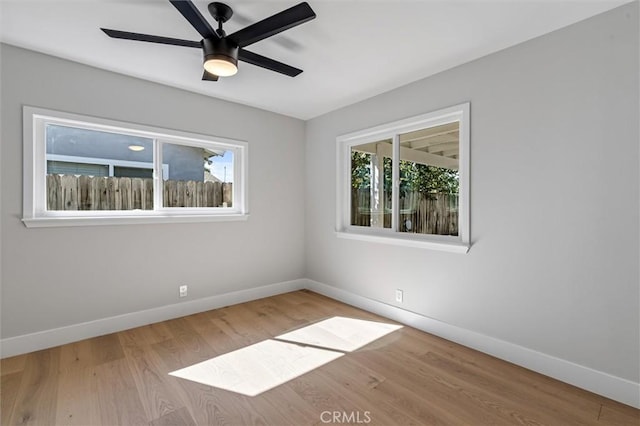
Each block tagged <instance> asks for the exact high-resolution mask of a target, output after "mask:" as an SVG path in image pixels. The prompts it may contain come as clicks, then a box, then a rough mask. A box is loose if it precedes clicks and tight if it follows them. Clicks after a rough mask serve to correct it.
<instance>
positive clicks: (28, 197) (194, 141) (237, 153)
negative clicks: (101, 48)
mask: <svg viewBox="0 0 640 426" xmlns="http://www.w3.org/2000/svg"><path fill="white" fill-rule="evenodd" d="M47 124H56V125H66V126H70V127H76V128H82V129H87V130H95V131H101V132H110V133H119V134H125V135H131V136H141V137H146V138H150V139H152V140H153V150H154V155H153V158H154V160H153V182H154V209H153V210H47V206H46V173H47V171H46V170H47V153H46V140H45V128H46V125H47ZM162 143H171V144H176V145H186V146H191V147H202V148H214V149H224V150H230V151H232V152H233V154H234V157H233V158H234V172H233V203H232V207H164V206H163V205H162V193H163V191H162V184H163V174H164V173H166V172H167V171H168V167H166V165H165V164H163V163H162V155H161V154H162V152H161V151H162V149H161V144H162ZM94 160H99V159H94ZM108 161H110V162H112V163H113V162H114V161H116V162H117V161H118V160H108ZM158 171H161V173H158ZM247 177H248V144H247V142H245V141H240V140H236V139H229V138H222V137H218V136H209V135H203V134H198V133H190V132H184V131H180V130H173V129H166V128H160V127H155V126H146V125H142V124H135V123H128V122H123V121H116V120H109V119H103V118H98V117H91V116H86V115H80V114H73V113H67V112H61V111H54V110H49V109H44V108H37V107H31V106H23V217H22V221H23V223H24V224H25V226H27V227H29V228H31V227H50V226H87V225H88V226H90V225H121V224H143V223H180V222H212V221H237V220H246V219H247V218H248V216H249V210H248V185H247Z"/></svg>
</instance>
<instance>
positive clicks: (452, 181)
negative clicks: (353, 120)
mask: <svg viewBox="0 0 640 426" xmlns="http://www.w3.org/2000/svg"><path fill="white" fill-rule="evenodd" d="M337 143H338V171H339V179H338V182H339V187H338V203H337V204H338V212H337V219H338V226H337V231H338V235H339V236H341V237H346V238H354V239H364V240H369V241H378V242H383V243H385V242H386V243H391V244H401V245H409V246H418V247H426V248H435V249H442V250H448V251H457V252H466V251H467V250H468V247H469V196H468V194H469V104H463V105H458V106H455V107H451V108H447V109H444V110H440V111H436V112H432V113H429V114H424V115H421V116H418V117H413V118H410V119H406V120H402V121H398V122H394V123H389V124H386V125H382V126H378V127H375V128H372V129H366V130H363V131H359V132H355V133H351V134H348V135H343V136H340V137H338V140H337Z"/></svg>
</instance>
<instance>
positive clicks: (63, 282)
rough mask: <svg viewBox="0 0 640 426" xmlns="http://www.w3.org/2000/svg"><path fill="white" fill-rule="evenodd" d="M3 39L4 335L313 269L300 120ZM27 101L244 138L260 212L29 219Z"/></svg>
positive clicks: (253, 205) (252, 198)
mask: <svg viewBox="0 0 640 426" xmlns="http://www.w3.org/2000/svg"><path fill="white" fill-rule="evenodd" d="M1 49H2V51H1V55H2V64H1V66H2V68H1V78H2V81H1V90H2V105H1V107H2V123H1V124H2V126H1V127H2V130H1V138H2V142H1V145H0V146H1V149H2V164H1V168H0V172H1V174H2V178H1V180H2V182H3V187H2V193H1V197H2V203H1V205H2V211H1V222H0V226H1V234H2V243H1V244H2V249H1V250H2V260H1V261H2V264H1V268H2V271H1V278H2V306H1V308H2V317H1V320H2V334H1V335H2V338H9V337H13V336H18V335H22V334H27V333H32V332H36V331H42V330H48V329H52V328H56V327H61V326H65V325H71V324H77V323H81V322H84V321H90V320H94V319H99V318H106V317H110V316H114V315H118V314H124V313H131V312H136V311H140V310H143V309H148V308H153V307H158V306H164V305H168V304H172V303H177V302H178V297H177V295H178V285H180V284H188V285H189V297H188V299H189V300H192V299H196V298H201V297H206V296H212V295H216V294H221V293H226V292H230V291H234V290H239V289H246V288H250V287H256V286H259V285H264V284H270V283H276V282H282V281H287V280H292V279H297V278H301V277H303V276H304V234H303V232H304V222H303V221H304V214H303V213H302V205H301V203H302V201H301V200H302V199H304V192H303V190H304V183H303V176H304V172H303V168H304V123H303V122H302V121H300V120H296V119H292V118H288V117H285V116H282V115H277V114H273V113H269V112H265V111H262V110H258V109H253V108H249V107H245V106H241V105H237V104H233V103H229V102H224V101H219V100H214V99H211V98H209V97H204V96H200V95H196V94H193V93H189V92H185V91H182V90H178V89H174V88H169V87H166V86H162V85H158V84H154V83H150V82H145V81H142V80H138V79H135V78H131V77H126V76H123V75H119V74H115V73H110V72H106V71H102V70H99V69H95V68H91V67H88V66H84V65H80V64H77V63H73V62H69V61H65V60H61V59H56V58H53V57H50V56H46V55H42V54H38V53H34V52H30V51H27V50H22V49H18V48H15V47H12V46H8V45H2V46H1ZM42 70H47V72H46V75H44V74H43V73H42ZM23 105H31V106H37V107H43V108H50V109H55V110H61V111H67V112H73V113H79V114H85V115H93V116H98V117H103V118H108V119H114V120H121V121H127V122H134V123H141V124H145V125H155V126H159V127H165V128H171V129H178V130H183V131H188V132H196V133H203V134H209V135H214V136H221V137H227V138H233V139H241V140H246V141H248V142H249V155H250V159H249V162H250V166H249V209H250V213H251V216H250V218H249V220H248V221H246V222H220V223H200V224H195V223H191V224H164V225H160V224H159V225H140V226H131V225H128V226H124V225H123V226H93V227H71V228H41V229H35V228H31V229H27V228H25V227H24V225H23V224H22V222H21V221H20V218H21V217H22V184H21V182H22V124H21V123H22V106H23ZM247 265H250V267H247Z"/></svg>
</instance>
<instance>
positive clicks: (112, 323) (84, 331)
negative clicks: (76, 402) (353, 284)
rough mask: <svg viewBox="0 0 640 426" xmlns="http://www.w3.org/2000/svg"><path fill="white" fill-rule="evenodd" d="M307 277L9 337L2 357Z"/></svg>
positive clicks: (278, 288)
mask: <svg viewBox="0 0 640 426" xmlns="http://www.w3.org/2000/svg"><path fill="white" fill-rule="evenodd" d="M305 284H306V280H304V279H297V280H292V281H283V282H279V283H275V284H268V285H264V286H260V287H254V288H250V289H246V290H238V291H233V292H230V293H224V294H219V295H215V296H210V297H205V298H202V299H197V300H190V301H187V302H182V303H174V304H171V305H165V306H160V307H157V308H152V309H146V310H144V311H138V312H132V313H128V314H123V315H117V316H113V317H108V318H101V319H98V320H94V321H88V322H83V323H79V324H73V325H69V326H65V327H60V328H54V329H50V330H44V331H39V332H36V333H31V334H24V335H21V336H16V337H9V338H6V339H1V340H0V358H7V357H10V356H14V355H20V354H24V353H28V352H33V351H38V350H41V349H46V348H51V347H54V346H59V345H64V344H66V343H71V342H77V341H79V340H83V339H89V338H92V337H97V336H102V335H105V334H109V333H115V332H118V331H123V330H128V329H130V328H135V327H140V326H143V325H148V324H153V323H156V322H160V321H166V320H170V319H173V318H179V317H183V316H186V315H191V314H196V313H198V312H204V311H209V310H212V309H217V308H222V307H224V306H229V305H235V304H238V303H243V302H250V301H252V300H256V299H262V298H264V297H269V296H275V295H278V294H282V293H288V292H291V291H296V290H301V289H303V288H305V287H304V286H305Z"/></svg>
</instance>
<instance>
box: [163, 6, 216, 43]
mask: <svg viewBox="0 0 640 426" xmlns="http://www.w3.org/2000/svg"><path fill="white" fill-rule="evenodd" d="M169 1H170V2H171V4H172V5H173V6H174V7H175V8H176V9H178V12H180V13H181V14H182V16H184V17H185V18H186V19H187V21H189V23H190V24H191V25H192V26H193V28H195V29H196V31H198V32H199V33H200V35H201V36H202V38H215V39H218V38H220V37H218V34H216V32H215V31H214V30H213V28H212V27H211V25H209V23H208V22H207V20H206V19H204V16H202V14H201V13H200V11H199V10H198V8H197V7H196V5H195V4H193V3H191V1H190V0H169Z"/></svg>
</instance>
